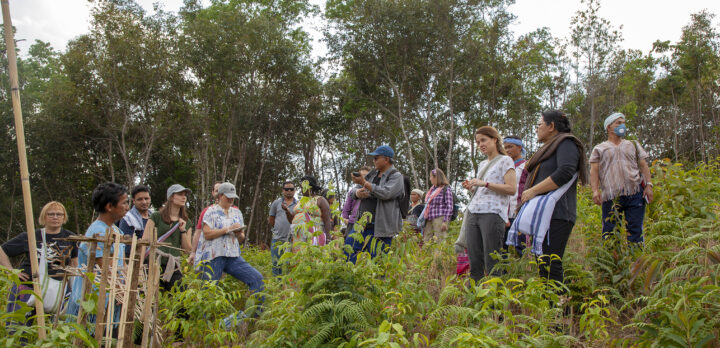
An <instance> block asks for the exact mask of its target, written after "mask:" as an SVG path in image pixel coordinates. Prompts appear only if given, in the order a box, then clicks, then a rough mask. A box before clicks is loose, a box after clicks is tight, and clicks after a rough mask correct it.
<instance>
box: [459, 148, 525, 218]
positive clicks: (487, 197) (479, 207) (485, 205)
mask: <svg viewBox="0 0 720 348" xmlns="http://www.w3.org/2000/svg"><path fill="white" fill-rule="evenodd" d="M498 156H502V157H501V158H500V159H499V160H498V161H497V162H495V165H493V167H492V168H490V170H489V171H488V172H487V173H485V177H484V178H479V179H480V180H483V181H486V182H488V183H490V185H492V184H504V183H505V174H506V173H507V172H508V171H510V170H512V171H514V170H515V163H513V160H512V158H510V157H509V156H505V155H498ZM488 163H489V161H488V160H484V161H482V162H481V163H480V166H479V168H478V172H482V171H483V169H484V168H485V166H487V165H488ZM511 197H512V195H505V194H501V193H497V192H495V191H493V190H491V189H488V188H486V187H478V188H477V190H476V191H475V195H474V196H473V198H472V200H471V201H470V205H468V209H469V210H470V212H471V213H474V214H485V213H492V214H498V215H500V217H501V218H502V219H503V220H504V221H505V222H508V221H509V220H508V205H509V204H510V198H511Z"/></svg>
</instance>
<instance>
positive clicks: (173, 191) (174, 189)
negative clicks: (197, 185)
mask: <svg viewBox="0 0 720 348" xmlns="http://www.w3.org/2000/svg"><path fill="white" fill-rule="evenodd" d="M179 192H187V194H191V193H192V190H190V189H189V188H185V187H183V185H180V184H173V185H171V186H170V187H168V189H167V199H170V196H172V195H174V194H176V193H179Z"/></svg>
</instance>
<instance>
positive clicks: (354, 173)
mask: <svg viewBox="0 0 720 348" xmlns="http://www.w3.org/2000/svg"><path fill="white" fill-rule="evenodd" d="M352 175H353V176H360V172H352Z"/></svg>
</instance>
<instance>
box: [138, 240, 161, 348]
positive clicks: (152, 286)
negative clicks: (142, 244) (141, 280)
mask: <svg viewBox="0 0 720 348" xmlns="http://www.w3.org/2000/svg"><path fill="white" fill-rule="evenodd" d="M156 237H157V229H155V228H154V229H153V236H152V238H150V259H149V260H148V263H149V265H148V266H149V267H148V275H147V281H146V283H145V306H144V307H145V308H144V309H143V314H142V322H143V335H142V344H141V345H140V347H148V346H149V344H150V341H148V338H149V336H150V325H151V323H152V322H154V321H155V319H154V317H153V313H152V310H153V302H154V301H156V300H155V293H156V292H157V286H158V281H157V278H158V277H157V275H156V273H157V274H159V271H157V270H156V269H155V268H156V267H155V263H156V260H155V250H156V249H157V245H156V244H157V238H156ZM156 271H157V272H156ZM150 339H152V338H150Z"/></svg>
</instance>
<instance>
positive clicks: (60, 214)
mask: <svg viewBox="0 0 720 348" xmlns="http://www.w3.org/2000/svg"><path fill="white" fill-rule="evenodd" d="M46 215H47V216H48V217H63V216H65V213H47V214H46Z"/></svg>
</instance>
